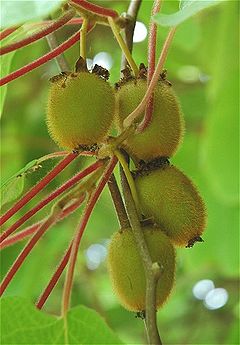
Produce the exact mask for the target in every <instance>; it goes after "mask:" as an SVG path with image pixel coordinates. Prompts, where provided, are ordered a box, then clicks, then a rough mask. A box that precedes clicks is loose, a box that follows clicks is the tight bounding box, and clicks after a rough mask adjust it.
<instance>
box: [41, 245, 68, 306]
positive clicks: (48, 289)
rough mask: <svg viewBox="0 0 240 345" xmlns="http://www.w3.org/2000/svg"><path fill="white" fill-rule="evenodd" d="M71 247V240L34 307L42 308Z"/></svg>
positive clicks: (58, 276) (63, 266)
mask: <svg viewBox="0 0 240 345" xmlns="http://www.w3.org/2000/svg"><path fill="white" fill-rule="evenodd" d="M71 249H72V242H71V244H70V246H69V248H68V249H67V251H66V253H65V254H64V256H63V258H62V259H61V261H60V263H59V265H58V267H57V269H56V271H55V272H54V274H53V275H52V278H51V280H50V281H49V283H48V285H47V286H46V288H45V289H44V291H43V293H42V294H41V295H40V297H39V299H38V302H37V303H36V307H37V308H38V309H42V307H43V306H44V304H45V302H46V300H47V299H48V297H49V296H50V294H51V292H52V290H53V289H54V287H55V285H56V284H57V282H58V280H59V279H60V277H61V275H62V272H63V271H64V269H65V267H66V265H67V263H68V261H69V258H70V254H71Z"/></svg>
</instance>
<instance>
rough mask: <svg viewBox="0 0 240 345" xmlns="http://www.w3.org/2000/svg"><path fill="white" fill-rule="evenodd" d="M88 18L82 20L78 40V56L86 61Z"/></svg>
mask: <svg viewBox="0 0 240 345" xmlns="http://www.w3.org/2000/svg"><path fill="white" fill-rule="evenodd" d="M88 23H89V20H88V18H84V19H83V24H82V27H81V30H80V32H81V39H80V56H81V57H82V58H83V59H84V60H86V58H87V30H88Z"/></svg>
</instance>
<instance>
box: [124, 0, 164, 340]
mask: <svg viewBox="0 0 240 345" xmlns="http://www.w3.org/2000/svg"><path fill="white" fill-rule="evenodd" d="M134 3H136V1H135V0H132V1H131V3H130V6H129V10H128V13H129V11H132V10H133V9H135V13H131V14H130V15H131V16H132V17H134V18H135V21H136V18H137V11H138V10H139V6H140V3H141V1H139V6H136V4H134ZM134 5H135V6H134ZM129 30H131V29H129ZM133 30H134V27H133ZM128 35H129V37H131V40H129V41H128V42H127V44H128V47H129V48H131V47H132V37H133V35H132V34H131V31H130V32H129V33H128ZM122 61H123V60H122ZM125 67H126V65H123V66H122V68H125ZM150 96H151V94H150ZM145 106H146V105H145ZM145 106H144V107H143V110H142V111H144V109H145ZM121 180H122V187H123V194H124V199H125V205H126V211H127V214H128V219H129V221H130V225H131V227H132V230H133V234H134V237H135V239H136V244H137V247H138V249H139V252H140V254H141V258H142V262H143V266H144V271H145V277H146V330H147V336H148V342H149V344H157V345H161V344H162V342H161V339H160V336H159V332H158V328H157V316H156V288H157V277H158V269H160V268H159V267H158V265H157V267H156V265H155V264H154V265H153V263H152V260H151V257H150V254H149V251H148V248H147V245H146V242H145V239H144V235H143V232H142V229H141V224H140V221H139V218H138V213H137V210H136V207H135V204H134V201H133V198H132V194H131V191H130V188H129V185H128V182H127V179H126V176H125V174H124V172H123V170H122V169H121ZM156 268H157V270H156V271H155V269H156Z"/></svg>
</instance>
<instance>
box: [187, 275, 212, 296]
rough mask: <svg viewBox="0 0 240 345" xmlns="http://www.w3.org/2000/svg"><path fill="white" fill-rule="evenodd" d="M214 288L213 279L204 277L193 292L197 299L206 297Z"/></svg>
mask: <svg viewBox="0 0 240 345" xmlns="http://www.w3.org/2000/svg"><path fill="white" fill-rule="evenodd" d="M213 289H214V283H213V281H212V280H209V279H203V280H199V282H197V283H196V284H195V285H194V287H193V289H192V293H193V295H194V296H195V297H196V298H197V299H204V298H205V297H206V295H207V294H208V293H209V291H211V290H213Z"/></svg>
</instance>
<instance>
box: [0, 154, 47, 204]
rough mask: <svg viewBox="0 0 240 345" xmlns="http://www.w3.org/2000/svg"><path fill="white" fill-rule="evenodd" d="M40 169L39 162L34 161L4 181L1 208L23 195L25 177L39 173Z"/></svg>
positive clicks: (1, 189) (0, 188)
mask: <svg viewBox="0 0 240 345" xmlns="http://www.w3.org/2000/svg"><path fill="white" fill-rule="evenodd" d="M39 168H41V165H40V164H39V160H38V159H34V160H33V161H31V162H29V163H28V164H27V165H26V166H25V167H24V168H22V169H21V170H19V171H18V172H17V173H16V174H14V175H13V176H11V177H10V178H9V179H7V180H6V181H4V182H3V183H2V185H1V187H0V192H1V206H3V205H5V204H6V203H8V202H11V201H14V200H16V199H17V198H18V197H19V196H20V195H21V194H22V191H23V188H24V180H25V176H26V175H27V174H31V173H33V172H35V171H37V170H38V169H39Z"/></svg>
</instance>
